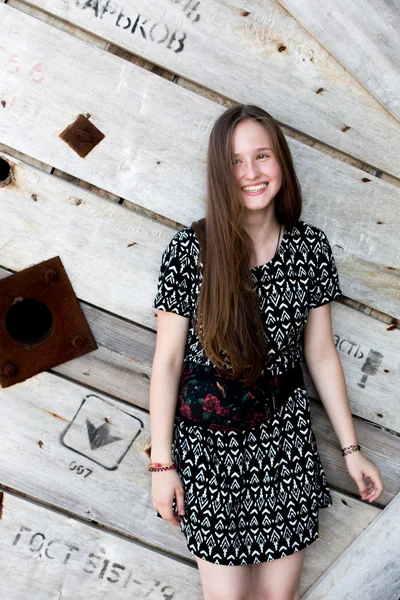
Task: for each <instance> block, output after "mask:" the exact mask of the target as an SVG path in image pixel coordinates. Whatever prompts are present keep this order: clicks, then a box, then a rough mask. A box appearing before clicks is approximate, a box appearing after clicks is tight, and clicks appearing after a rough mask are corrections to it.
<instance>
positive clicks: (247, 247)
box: [192, 104, 302, 385]
mask: <svg viewBox="0 0 400 600" xmlns="http://www.w3.org/2000/svg"><path fill="white" fill-rule="evenodd" d="M246 119H255V120H256V121H258V122H259V123H261V125H263V127H264V128H265V130H266V132H267V134H268V135H269V138H270V140H271V142H272V148H273V151H274V154H275V157H276V159H277V160H278V162H279V165H280V168H281V171H282V185H281V187H280V190H279V192H278V193H277V195H276V196H275V215H276V218H277V220H278V222H279V223H280V224H283V225H291V224H293V223H295V222H296V221H297V220H298V219H299V218H300V214H301V207H302V199H301V188H300V184H299V181H298V179H297V176H296V173H295V170H294V167H293V161H292V156H291V153H290V149H289V147H288V144H287V142H286V139H285V137H284V135H283V132H282V130H281V129H280V127H279V125H278V123H277V122H276V121H275V119H274V118H273V117H272V116H271V115H270V114H269V113H267V112H266V111H265V110H263V109H262V108H259V107H257V106H254V105H243V104H238V105H235V106H233V107H232V108H230V109H228V110H226V111H225V112H224V113H222V115H220V117H219V118H218V119H217V120H216V122H215V123H214V126H213V129H212V131H211V134H210V139H209V145H208V151H207V202H206V217H205V219H200V220H199V221H195V222H193V223H192V227H193V229H194V230H195V232H196V235H197V237H198V238H199V243H200V251H201V256H200V258H199V262H200V260H201V261H202V263H203V281H202V284H201V288H200V296H199V301H198V308H197V313H196V319H195V331H196V333H197V334H198V336H199V338H200V341H201V344H202V347H203V350H204V353H205V355H206V356H207V357H208V358H209V359H210V361H211V362H212V363H213V364H214V366H215V367H216V368H217V370H218V372H219V373H220V374H223V375H226V376H230V377H232V378H234V379H237V380H238V381H240V382H242V383H243V384H244V385H250V384H251V383H254V382H255V381H256V379H257V378H258V377H259V376H260V375H261V372H262V370H263V369H264V367H265V366H266V364H267V362H268V341H267V336H266V332H265V329H264V324H263V321H262V316H261V314H260V309H259V304H258V298H257V292H256V290H255V288H254V284H253V281H252V278H251V270H250V266H249V265H250V259H251V253H252V250H253V242H252V239H251V238H250V236H249V235H248V234H247V232H246V231H245V229H244V227H243V225H242V224H241V221H242V214H243V211H244V208H243V205H242V203H241V194H242V192H241V188H240V185H239V183H238V181H237V180H236V177H235V175H234V170H233V164H234V157H233V132H234V129H235V127H236V125H237V124H238V123H240V122H241V121H244V120H246Z"/></svg>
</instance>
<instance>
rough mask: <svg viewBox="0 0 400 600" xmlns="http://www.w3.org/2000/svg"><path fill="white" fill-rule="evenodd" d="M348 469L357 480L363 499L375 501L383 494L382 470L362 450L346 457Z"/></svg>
mask: <svg viewBox="0 0 400 600" xmlns="http://www.w3.org/2000/svg"><path fill="white" fill-rule="evenodd" d="M344 458H345V460H346V467H347V470H348V472H349V474H350V476H351V477H352V479H354V481H355V482H356V484H357V486H358V489H359V492H360V495H361V499H362V500H368V501H369V502H373V501H374V500H376V499H377V498H379V496H380V495H381V493H382V491H383V485H382V481H381V477H380V475H381V472H380V471H379V469H378V467H376V466H375V465H374V464H373V463H372V462H371V461H369V460H368V459H367V458H366V457H365V456H364V455H363V453H362V452H360V451H358V452H352V453H351V454H347V455H346V456H345V457H344Z"/></svg>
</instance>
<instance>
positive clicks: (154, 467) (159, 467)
mask: <svg viewBox="0 0 400 600" xmlns="http://www.w3.org/2000/svg"><path fill="white" fill-rule="evenodd" d="M177 466H178V465H177V464H176V462H175V461H173V462H172V463H157V462H156V463H149V471H168V470H170V469H176V468H177Z"/></svg>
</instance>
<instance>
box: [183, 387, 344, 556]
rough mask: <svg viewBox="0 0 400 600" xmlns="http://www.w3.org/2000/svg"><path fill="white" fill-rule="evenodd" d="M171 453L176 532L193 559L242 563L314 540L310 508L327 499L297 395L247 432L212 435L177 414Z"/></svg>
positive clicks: (302, 400)
mask: <svg viewBox="0 0 400 600" xmlns="http://www.w3.org/2000/svg"><path fill="white" fill-rule="evenodd" d="M172 455H173V458H174V459H175V460H176V462H177V471H178V474H179V476H180V479H181V482H182V486H183V489H184V497H185V515H184V516H183V517H182V519H181V523H180V528H181V531H182V532H183V533H184V536H185V538H186V543H187V547H188V549H189V551H190V552H191V553H192V554H194V555H195V556H198V557H199V558H202V559H203V560H207V561H210V562H213V563H216V564H221V565H228V566H234V565H247V564H253V563H260V562H264V561H270V560H275V559H277V558H281V557H284V556H288V555H290V554H293V553H295V552H298V551H299V550H301V549H302V548H305V547H306V546H309V545H310V544H311V543H312V542H314V541H315V540H316V539H317V538H318V537H319V535H318V509H319V508H325V507H327V506H330V505H331V504H332V497H331V494H330V490H329V487H328V485H327V480H326V476H325V473H324V470H323V466H322V464H321V461H320V457H319V454H318V448H317V444H316V440H315V435H314V432H313V430H312V427H311V420H310V405H309V399H308V395H307V391H306V390H305V389H303V388H301V387H299V388H296V389H295V390H294V391H293V392H292V395H291V396H289V397H288V399H287V402H286V404H285V405H283V406H281V407H280V408H279V409H277V410H276V412H275V414H274V415H273V417H272V418H271V419H270V420H269V421H267V422H266V423H261V424H258V425H256V426H255V427H252V428H251V429H248V430H243V431H224V430H214V429H209V428H205V427H203V426H200V425H197V424H191V423H187V422H185V421H183V420H182V419H181V418H180V417H179V416H177V417H176V419H175V424H174V435H173V444H172ZM173 508H174V509H175V508H176V504H175V499H174V504H173Z"/></svg>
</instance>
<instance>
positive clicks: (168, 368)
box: [150, 310, 189, 463]
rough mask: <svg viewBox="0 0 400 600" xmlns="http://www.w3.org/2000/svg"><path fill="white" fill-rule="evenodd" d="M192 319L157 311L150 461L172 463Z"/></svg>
mask: <svg viewBox="0 0 400 600" xmlns="http://www.w3.org/2000/svg"><path fill="white" fill-rule="evenodd" d="M188 329H189V319H188V318H187V317H183V316H181V315H178V314H175V313H172V312H166V311H163V310H158V311H157V338H156V349H155V353H154V358H153V366H152V373H151V379H150V427H151V461H152V462H161V463H167V462H171V461H172V434H173V425H174V415H175V409H176V403H177V397H178V385H179V378H180V375H181V371H182V364H183V358H184V353H185V346H186V340H187V334H188Z"/></svg>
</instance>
